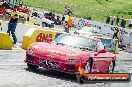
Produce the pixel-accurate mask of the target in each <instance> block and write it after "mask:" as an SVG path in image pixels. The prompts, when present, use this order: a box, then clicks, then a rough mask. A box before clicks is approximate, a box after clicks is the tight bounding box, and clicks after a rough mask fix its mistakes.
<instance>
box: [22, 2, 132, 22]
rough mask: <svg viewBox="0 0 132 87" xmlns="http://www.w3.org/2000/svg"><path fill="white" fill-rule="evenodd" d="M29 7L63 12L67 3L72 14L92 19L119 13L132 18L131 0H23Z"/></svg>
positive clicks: (100, 19) (101, 19)
mask: <svg viewBox="0 0 132 87" xmlns="http://www.w3.org/2000/svg"><path fill="white" fill-rule="evenodd" d="M23 1H24V4H25V5H27V6H31V7H36V8H42V9H46V10H50V11H54V12H57V13H63V12H64V7H65V6H66V5H68V6H69V7H70V8H71V9H72V11H73V13H74V16H77V17H84V18H87V17H92V19H93V20H97V21H101V22H102V21H105V18H104V17H105V16H106V15H107V14H110V15H112V16H116V15H119V16H120V17H121V16H124V17H125V18H129V17H131V18H132V0H23Z"/></svg>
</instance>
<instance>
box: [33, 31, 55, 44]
mask: <svg viewBox="0 0 132 87" xmlns="http://www.w3.org/2000/svg"><path fill="white" fill-rule="evenodd" d="M51 41H52V34H43V33H40V34H39V35H38V36H37V38H36V42H48V43H49V42H51Z"/></svg>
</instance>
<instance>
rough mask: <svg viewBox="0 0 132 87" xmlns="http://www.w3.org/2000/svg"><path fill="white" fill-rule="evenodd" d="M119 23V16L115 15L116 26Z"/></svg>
mask: <svg viewBox="0 0 132 87" xmlns="http://www.w3.org/2000/svg"><path fill="white" fill-rule="evenodd" d="M119 21H120V18H119V16H118V15H117V17H116V25H117V26H118V23H119Z"/></svg>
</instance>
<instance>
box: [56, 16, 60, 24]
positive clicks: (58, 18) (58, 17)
mask: <svg viewBox="0 0 132 87" xmlns="http://www.w3.org/2000/svg"><path fill="white" fill-rule="evenodd" d="M55 25H61V21H60V16H57V19H56V20H55Z"/></svg>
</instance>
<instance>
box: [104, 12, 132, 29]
mask: <svg viewBox="0 0 132 87" xmlns="http://www.w3.org/2000/svg"><path fill="white" fill-rule="evenodd" d="M127 21H128V27H129V28H132V19H131V18H129V19H125V18H124V17H123V16H122V17H119V16H118V15H117V16H116V17H115V16H110V15H109V14H108V15H107V18H106V24H111V25H116V26H120V27H123V28H126V24H127Z"/></svg>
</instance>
